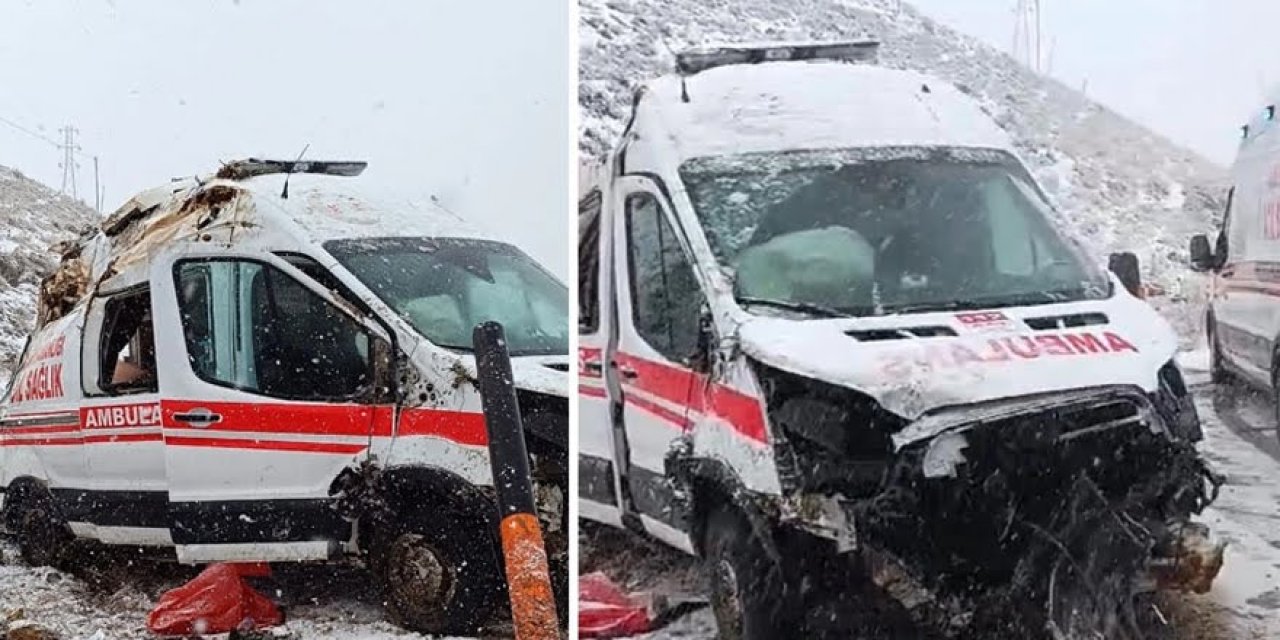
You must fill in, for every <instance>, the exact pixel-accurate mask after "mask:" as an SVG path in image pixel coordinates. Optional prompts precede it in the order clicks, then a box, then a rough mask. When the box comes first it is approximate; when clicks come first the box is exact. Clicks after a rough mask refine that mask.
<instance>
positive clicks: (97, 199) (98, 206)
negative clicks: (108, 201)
mask: <svg viewBox="0 0 1280 640" xmlns="http://www.w3.org/2000/svg"><path fill="white" fill-rule="evenodd" d="M93 209H94V210H95V211H97V212H98V213H102V191H100V190H99V187H98V156H94V157H93Z"/></svg>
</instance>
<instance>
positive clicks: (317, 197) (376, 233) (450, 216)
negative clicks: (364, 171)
mask: <svg viewBox="0 0 1280 640" xmlns="http://www.w3.org/2000/svg"><path fill="white" fill-rule="evenodd" d="M285 178H286V176H284V175H268V176H259V177H255V178H247V179H243V180H237V181H235V183H236V184H237V185H239V186H241V187H242V188H244V189H245V190H247V191H249V192H250V193H251V194H253V197H254V200H255V201H257V202H258V203H269V204H270V205H272V207H273V208H274V209H276V210H278V211H280V212H282V213H283V214H284V215H285V216H287V217H288V218H289V219H290V220H292V221H293V222H294V223H296V224H297V225H298V226H299V227H301V229H302V231H303V232H304V233H306V234H307V235H308V236H309V237H310V238H311V239H312V240H314V241H316V242H321V243H323V242H326V241H328V240H337V239H344V238H377V237H409V236H413V237H425V236H432V237H460V238H481V239H495V238H494V236H493V235H492V234H490V233H487V232H486V231H485V230H484V229H482V228H481V227H479V226H478V225H475V224H472V223H471V222H469V221H467V220H465V219H463V218H462V217H460V216H458V215H456V214H454V213H451V212H449V211H447V210H445V209H444V208H442V207H440V206H439V205H436V204H435V203H432V202H430V201H420V200H411V199H407V198H406V199H400V198H391V197H388V196H386V195H385V194H380V193H377V192H375V191H372V190H369V189H365V188H363V187H361V186H360V185H359V183H358V181H359V178H347V177H333V176H317V175H307V174H294V175H293V176H292V177H291V178H290V179H289V197H288V198H287V199H286V198H282V197H281V193H282V191H283V189H284V181H285Z"/></svg>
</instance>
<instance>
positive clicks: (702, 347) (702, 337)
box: [689, 308, 716, 373]
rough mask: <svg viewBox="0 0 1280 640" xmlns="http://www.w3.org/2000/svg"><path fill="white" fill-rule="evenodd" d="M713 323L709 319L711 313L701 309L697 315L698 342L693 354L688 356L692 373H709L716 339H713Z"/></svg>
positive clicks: (714, 330) (714, 331)
mask: <svg viewBox="0 0 1280 640" xmlns="http://www.w3.org/2000/svg"><path fill="white" fill-rule="evenodd" d="M715 333H716V329H715V322H714V321H713V320H712V318H711V311H710V310H709V309H705V308H704V309H703V310H702V313H700V314H698V342H697V346H696V348H695V349H694V352H693V353H692V354H690V356H689V368H690V369H692V370H693V372H694V373H711V363H712V361H713V359H714V357H715V356H714V354H715V348H716V338H715Z"/></svg>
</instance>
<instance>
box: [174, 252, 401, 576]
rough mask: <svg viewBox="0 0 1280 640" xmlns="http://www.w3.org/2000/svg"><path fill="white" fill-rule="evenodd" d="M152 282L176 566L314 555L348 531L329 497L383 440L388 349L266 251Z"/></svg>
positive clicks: (201, 263)
mask: <svg viewBox="0 0 1280 640" xmlns="http://www.w3.org/2000/svg"><path fill="white" fill-rule="evenodd" d="M157 268H158V269H160V270H161V272H160V273H157V274H156V275H155V277H154V278H153V282H154V283H156V285H157V290H156V292H155V295H156V296H157V300H158V301H160V303H159V304H157V306H156V326H157V329H158V331H160V332H162V333H163V334H164V335H166V336H168V338H169V339H167V340H161V341H160V345H159V346H160V349H159V356H160V360H161V362H162V363H163V364H162V365H161V366H162V367H167V370H166V371H165V373H166V374H167V375H165V376H163V377H162V378H161V379H162V384H161V412H162V421H163V431H164V446H165V463H166V468H167V477H168V489H169V509H170V513H171V515H172V518H173V523H174V524H173V530H172V534H173V540H174V543H175V544H176V545H177V550H178V558H179V560H180V561H183V562H187V563H198V562H218V561H234V560H245V561H282V560H321V559H326V558H328V557H330V556H331V555H332V554H333V553H334V552H336V550H337V545H338V544H340V543H343V542H347V541H349V540H350V538H351V535H352V531H351V525H350V523H348V522H346V521H345V520H344V519H343V518H342V517H341V516H340V515H339V514H338V513H337V512H336V511H334V510H332V509H331V508H329V507H330V496H329V489H330V486H331V485H332V483H333V481H334V479H335V478H336V477H337V475H338V474H339V473H340V472H341V471H342V470H343V469H344V468H346V467H347V466H349V465H352V464H355V463H358V462H359V461H361V460H362V459H364V458H365V457H366V455H367V450H368V447H369V444H370V439H371V437H372V436H373V435H375V434H377V435H390V433H391V431H392V424H391V422H392V415H393V412H392V409H391V403H390V400H389V398H387V397H386V394H384V393H382V392H381V389H382V388H383V386H384V385H385V383H384V382H383V381H382V380H383V378H384V377H385V373H384V372H385V370H386V369H385V367H384V366H383V364H382V363H383V362H385V360H386V359H387V356H388V354H389V353H390V347H389V346H387V345H388V344H389V341H388V340H387V339H386V338H385V337H384V336H382V335H381V334H380V332H379V331H378V330H377V329H375V328H373V327H372V326H370V325H369V324H368V323H362V322H361V321H360V320H358V319H356V318H355V317H353V316H351V315H349V314H348V313H347V312H346V311H345V310H343V309H342V308H339V307H338V306H337V305H335V304H334V303H333V302H332V301H331V300H330V294H329V292H327V291H325V290H323V288H322V287H319V286H318V285H316V283H315V282H313V281H312V280H311V279H310V278H307V277H306V276H305V275H303V274H302V272H300V271H298V270H297V269H296V268H294V267H293V266H292V265H290V264H288V263H287V262H285V261H283V260H280V259H278V258H276V257H274V256H269V255H267V256H261V255H252V256H251V255H235V256H232V255H220V256H217V257H206V256H191V257H184V258H181V259H178V260H176V261H173V262H167V263H162V264H160V265H159V266H158V267H157Z"/></svg>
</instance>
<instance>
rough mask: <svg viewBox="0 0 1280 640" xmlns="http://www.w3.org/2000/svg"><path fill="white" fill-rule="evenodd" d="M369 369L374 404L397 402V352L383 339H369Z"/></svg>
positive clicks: (371, 398)
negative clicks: (371, 378)
mask: <svg viewBox="0 0 1280 640" xmlns="http://www.w3.org/2000/svg"><path fill="white" fill-rule="evenodd" d="M369 367H370V371H371V373H372V377H373V385H372V386H371V387H370V390H369V399H370V401H371V402H372V404H390V403H392V402H394V401H395V400H396V393H395V392H396V350H395V347H393V346H391V343H389V342H387V341H386V340H383V339H382V338H377V337H370V338H369Z"/></svg>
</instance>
